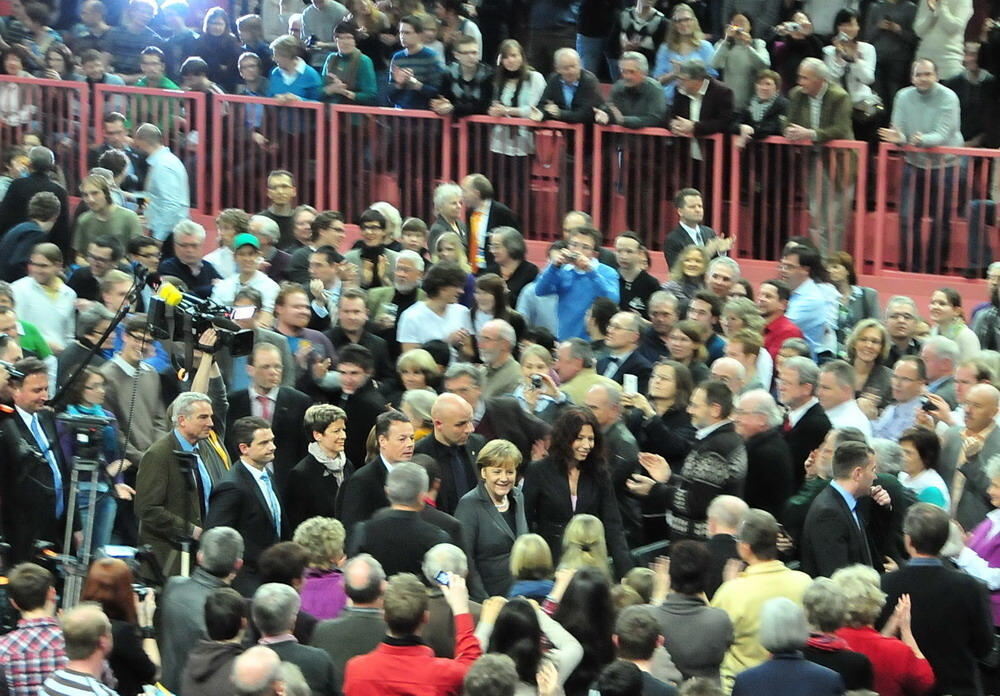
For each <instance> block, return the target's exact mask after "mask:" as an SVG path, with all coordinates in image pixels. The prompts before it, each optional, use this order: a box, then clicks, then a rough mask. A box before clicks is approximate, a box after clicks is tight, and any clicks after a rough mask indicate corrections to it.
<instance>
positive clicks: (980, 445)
mask: <svg viewBox="0 0 1000 696" xmlns="http://www.w3.org/2000/svg"><path fill="white" fill-rule="evenodd" d="M998 406H1000V390H997V388H996V387H994V386H993V385H992V384H977V385H975V386H974V387H972V388H971V389H969V392H968V394H966V396H965V426H964V427H963V426H961V425H956V426H953V427H951V428H949V429H948V430H947V431H945V434H944V438H943V442H942V445H941V458H940V459H939V460H938V471H939V472H940V473H941V477H942V478H943V479H944V482H945V484H947V485H948V491H949V493H950V494H951V514H952V517H954V518H955V519H956V520H958V523H959V524H960V525H962V528H963V529H965V530H966V531H971V530H972V529H973V528H974V527H975V526H976V525H977V524H979V523H980V522H982V521H983V520H984V519H986V513H988V512H989V511H990V510H992V509H993V506H992V505H991V504H990V496H989V494H988V493H987V489H988V488H989V485H990V480H989V477H987V476H986V472H985V469H986V463H987V462H988V461H989V460H990V459H991V458H992V457H993V455H995V454H997V453H1000V428H997V426H996V423H995V422H994V418H996V415H997V407H998Z"/></svg>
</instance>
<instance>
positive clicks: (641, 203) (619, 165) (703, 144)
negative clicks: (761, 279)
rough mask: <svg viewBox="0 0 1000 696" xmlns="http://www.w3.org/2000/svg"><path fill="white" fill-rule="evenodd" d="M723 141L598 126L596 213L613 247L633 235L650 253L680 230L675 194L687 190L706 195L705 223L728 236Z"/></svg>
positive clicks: (593, 206)
mask: <svg viewBox="0 0 1000 696" xmlns="http://www.w3.org/2000/svg"><path fill="white" fill-rule="evenodd" d="M723 137H724V136H723V135H722V134H717V135H712V136H709V137H703V138H687V137H679V136H675V135H674V134H673V133H671V132H670V131H668V130H665V129H662V128H643V129H639V130H636V129H629V128H622V127H621V126H595V127H594V141H593V167H592V178H591V179H590V191H591V212H592V214H593V216H594V221H595V223H596V224H597V226H598V228H599V229H601V230H603V231H604V233H605V243H607V244H610V243H611V240H613V239H614V238H615V237H616V236H617V235H618V234H620V233H621V232H624V231H625V230H632V231H634V232H636V233H638V234H639V236H640V237H641V238H642V239H643V240H645V243H646V246H647V247H648V248H650V249H657V250H659V249H661V248H662V242H663V239H664V238H665V237H666V235H667V234H668V233H669V232H670V230H671V229H673V228H674V227H675V226H676V225H677V212H676V209H675V208H674V205H673V198H674V194H675V193H676V192H677V191H678V190H679V189H682V188H687V187H692V188H696V189H698V190H699V191H701V193H702V196H703V200H704V204H705V219H706V220H707V221H708V224H709V225H710V226H712V227H713V228H715V229H716V230H722V220H723V219H724V218H723V205H724V203H723V182H724V181H725V179H724V178H723V171H724V167H723V158H724V155H725V148H724V146H723V145H724V142H723Z"/></svg>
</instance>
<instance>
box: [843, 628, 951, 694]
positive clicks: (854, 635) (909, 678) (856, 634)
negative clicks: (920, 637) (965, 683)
mask: <svg viewBox="0 0 1000 696" xmlns="http://www.w3.org/2000/svg"><path fill="white" fill-rule="evenodd" d="M836 635H838V636H840V637H841V638H843V639H844V640H846V641H847V644H848V645H849V646H850V648H851V650H854V651H855V652H859V653H861V654H862V655H866V656H867V657H868V659H869V660H871V663H872V672H874V674H875V683H874V684H873V686H874V687H875V691H876V692H877V693H878V694H879V696H915V695H916V694H926V693H929V692H930V690H931V688H932V687H933V686H934V671H933V670H932V669H931V665H930V663H929V662H928V661H927V660H922V659H920V658H918V657H917V656H916V655H914V654H913V651H912V650H910V646H908V645H906V644H905V643H904V642H903V641H901V640H899V639H898V638H886V637H885V636H883V635H882V634H881V633H879V632H878V631H876V630H875V629H874V628H871V627H866V628H848V627H847V626H845V627H844V628H841V629H838V630H837V632H836Z"/></svg>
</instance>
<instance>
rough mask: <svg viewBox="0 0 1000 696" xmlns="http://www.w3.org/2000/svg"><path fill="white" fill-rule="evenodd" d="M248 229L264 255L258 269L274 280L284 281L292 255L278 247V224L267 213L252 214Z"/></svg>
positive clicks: (279, 228) (279, 230)
mask: <svg viewBox="0 0 1000 696" xmlns="http://www.w3.org/2000/svg"><path fill="white" fill-rule="evenodd" d="M248 229H249V233H250V234H252V235H253V236H254V237H256V238H257V241H258V242H259V243H260V253H261V255H262V256H263V257H264V260H263V262H262V263H261V264H260V269H261V270H262V271H264V272H265V273H266V274H267V277H268V278H270V279H271V280H273V281H274V282H276V283H280V282H282V281H284V280H285V279H286V278H287V277H288V270H289V268H290V267H291V265H292V255H291V254H289V253H288V252H285V251H282V250H281V249H279V248H278V244H279V243H280V241H281V227H280V225H279V224H278V223H277V222H275V221H274V219H273V218H271V217H269V216H267V215H253V216H251V217H250V224H249V225H248Z"/></svg>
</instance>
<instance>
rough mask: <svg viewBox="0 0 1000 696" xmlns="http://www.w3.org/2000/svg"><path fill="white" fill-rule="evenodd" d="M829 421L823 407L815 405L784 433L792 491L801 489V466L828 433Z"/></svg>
mask: <svg viewBox="0 0 1000 696" xmlns="http://www.w3.org/2000/svg"><path fill="white" fill-rule="evenodd" d="M830 427H831V426H830V419H829V418H827V417H826V413H825V412H824V411H823V407H822V406H820V405H819V403H818V402H817V403H815V404H813V405H812V407H811V408H810V409H809V410H808V411H806V412H805V413H804V414H803V415H802V418H800V419H799V422H798V423H796V424H795V426H794V427H793V428H792V429H791V430H789V431H787V432H784V433H783V435H784V436H785V442H786V443H788V451H789V452H790V453H791V455H792V486H793V487H794V488H793V490H798V489H799V488H801V487H802V482H803V481H805V478H806V472H805V469H804V468H803V466H804V465H805V463H806V459H808V458H809V455H810V454H812V452H813V450H815V449H817V448H818V447H819V446H820V445H822V444H823V440H824V439H825V438H826V434H827V433H828V432H830Z"/></svg>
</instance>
